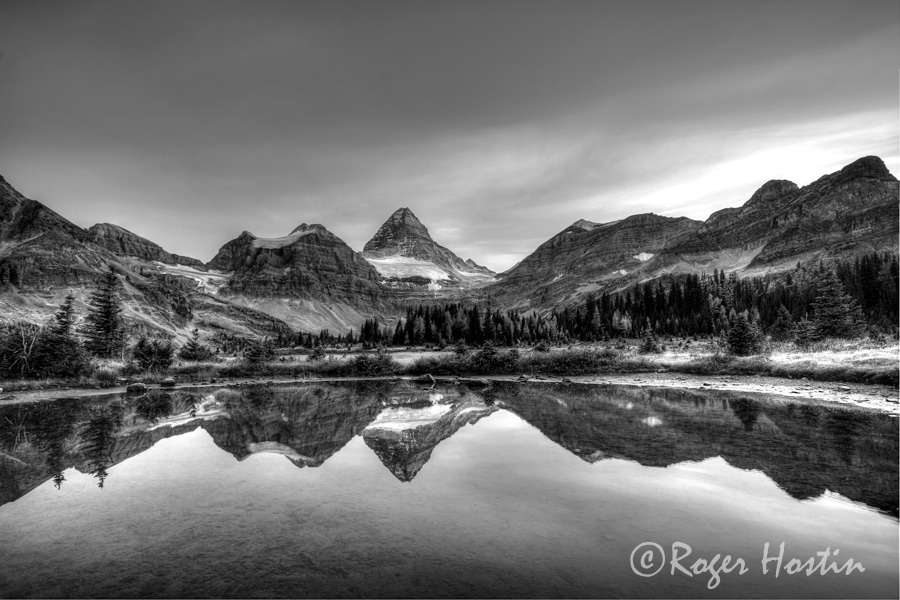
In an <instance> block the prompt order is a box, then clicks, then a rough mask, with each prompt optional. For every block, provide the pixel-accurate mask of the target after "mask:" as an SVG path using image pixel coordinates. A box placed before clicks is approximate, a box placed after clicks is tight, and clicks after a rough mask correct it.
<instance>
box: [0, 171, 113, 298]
mask: <svg viewBox="0 0 900 600" xmlns="http://www.w3.org/2000/svg"><path fill="white" fill-rule="evenodd" d="M110 258H111V257H110V256H109V255H108V254H107V253H105V252H103V251H101V250H100V249H99V248H97V247H95V246H93V245H92V244H91V243H90V239H89V237H88V234H87V232H86V231H84V230H83V229H81V228H80V227H78V226H77V225H75V224H74V223H72V222H70V221H68V220H67V219H65V218H64V217H62V216H61V215H59V214H57V213H56V212H54V211H53V210H51V209H49V208H47V207H46V206H44V205H43V204H41V203H40V202H37V201H35V200H30V199H28V198H25V197H24V196H22V194H20V193H19V192H17V191H16V190H15V189H14V188H13V187H12V186H11V185H10V184H9V183H7V181H6V180H5V179H3V178H2V177H0V286H2V285H4V284H11V285H15V286H40V287H44V286H48V285H72V284H76V285H77V284H84V283H88V282H91V281H94V279H95V278H96V275H97V273H98V272H99V271H100V270H102V269H103V267H104V265H105V264H106V263H107V262H108V261H109V259H110Z"/></svg>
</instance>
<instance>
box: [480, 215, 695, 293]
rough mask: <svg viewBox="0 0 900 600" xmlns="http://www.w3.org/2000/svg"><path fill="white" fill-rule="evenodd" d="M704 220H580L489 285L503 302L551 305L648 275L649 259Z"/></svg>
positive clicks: (649, 217) (642, 217)
mask: <svg viewBox="0 0 900 600" xmlns="http://www.w3.org/2000/svg"><path fill="white" fill-rule="evenodd" d="M699 227H700V222H699V221H694V220H692V219H688V218H686V217H680V218H670V217H661V216H659V215H654V214H642V215H634V216H631V217H628V218H627V219H623V220H621V221H614V222H611V223H591V222H590V221H585V220H581V221H578V222H576V223H574V224H572V225H571V226H569V227H567V228H566V229H564V230H563V231H561V232H560V233H558V234H557V235H555V236H553V237H552V238H550V239H549V240H548V241H546V242H544V243H543V244H541V245H540V246H539V247H538V249H537V250H535V251H534V252H532V253H531V254H530V255H529V256H528V257H526V258H525V259H524V260H523V261H522V262H520V263H519V264H518V265H516V266H515V267H513V268H512V269H510V270H509V271H507V272H506V273H503V274H501V275H500V282H499V283H497V284H495V285H493V286H492V287H491V288H490V291H491V294H492V296H493V298H494V299H495V300H496V301H497V302H498V303H500V304H503V305H511V306H516V307H519V308H543V307H551V306H555V305H557V304H560V303H564V302H566V301H567V300H570V299H574V298H578V297H580V296H581V295H582V294H586V293H591V292H594V291H597V290H601V289H618V288H622V287H625V286H627V285H630V284H631V283H634V282H635V281H638V280H640V279H642V278H644V277H646V271H647V268H646V267H647V263H648V262H649V261H651V260H652V259H653V257H655V256H657V255H658V254H660V253H662V252H665V251H666V250H667V249H669V248H672V247H674V246H677V245H678V244H680V243H682V242H683V241H684V240H686V239H689V238H690V237H692V236H693V235H695V234H696V232H697V230H698V229H699Z"/></svg>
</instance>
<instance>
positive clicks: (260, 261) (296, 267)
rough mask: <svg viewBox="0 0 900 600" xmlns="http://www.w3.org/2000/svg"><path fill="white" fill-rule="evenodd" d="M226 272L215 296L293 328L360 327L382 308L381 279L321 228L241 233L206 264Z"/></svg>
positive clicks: (305, 227) (346, 246) (313, 329)
mask: <svg viewBox="0 0 900 600" xmlns="http://www.w3.org/2000/svg"><path fill="white" fill-rule="evenodd" d="M207 267H208V268H210V269H216V270H220V271H224V272H230V277H229V279H228V281H227V283H226V285H225V286H224V287H223V288H221V291H220V292H219V294H220V295H223V296H225V297H227V298H229V301H230V302H233V303H238V304H241V305H244V306H251V307H253V308H254V309H257V310H260V311H262V312H265V313H267V314H271V315H273V316H275V317H277V318H280V319H283V320H285V321H286V322H288V323H289V324H291V325H292V326H294V327H295V328H297V329H302V330H305V331H315V330H318V329H323V328H330V329H331V330H332V331H340V330H343V329H344V328H349V327H357V328H358V327H359V326H360V325H361V324H362V322H363V321H364V320H365V319H366V318H368V317H370V316H371V314H372V312H373V311H375V310H379V309H381V308H383V307H384V306H385V300H384V294H383V290H382V287H381V283H380V282H381V276H380V275H379V274H378V271H376V270H375V269H374V268H373V267H372V265H370V264H369V263H368V262H366V261H365V259H363V258H362V256H360V255H359V254H357V253H356V252H354V251H353V250H352V249H351V248H350V246H348V245H347V244H345V243H344V241H343V240H341V239H340V238H339V237H337V236H336V235H334V234H333V233H331V232H330V231H328V229H326V228H325V227H323V226H322V225H307V224H306V223H303V224H302V225H300V226H298V227H296V228H295V229H294V230H293V231H291V232H290V233H289V234H288V235H286V236H284V237H279V238H262V237H258V236H255V235H253V234H252V233H250V232H249V231H244V232H243V233H241V235H239V236H238V237H237V238H235V239H233V240H231V241H230V242H228V243H226V244H225V245H224V246H222V248H221V249H220V250H219V252H218V253H217V254H216V256H215V257H214V258H213V259H212V260H211V261H210V262H209V263H208V264H207Z"/></svg>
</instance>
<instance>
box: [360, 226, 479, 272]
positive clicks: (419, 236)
mask: <svg viewBox="0 0 900 600" xmlns="http://www.w3.org/2000/svg"><path fill="white" fill-rule="evenodd" d="M363 257H364V258H365V259H366V260H367V261H369V263H370V264H371V265H372V266H374V267H375V268H376V269H377V270H378V272H379V273H381V275H382V276H383V277H384V278H385V279H396V280H404V279H415V278H420V279H424V280H430V281H431V282H435V283H437V282H444V283H456V284H462V285H472V284H476V283H482V282H485V281H489V280H490V279H491V278H492V277H493V276H494V272H493V271H491V270H490V269H488V268H487V267H482V266H481V265H478V264H476V263H475V262H474V261H472V260H463V259H461V258H459V257H458V256H457V255H456V254H454V253H453V252H451V251H450V250H448V249H447V248H445V247H443V246H441V245H440V244H438V243H437V242H435V241H434V240H433V239H431V235H430V234H429V233H428V229H427V228H426V227H425V225H423V224H422V222H421V221H420V220H419V219H418V218H417V217H416V215H414V214H413V212H412V211H411V210H409V209H408V208H400V209H397V210H396V211H395V212H394V213H393V214H392V215H391V216H390V217H389V218H388V220H387V221H385V222H384V224H382V226H381V227H379V228H378V231H377V232H376V233H375V235H374V236H373V237H372V239H371V240H369V241H368V242H366V245H365V247H364V248H363Z"/></svg>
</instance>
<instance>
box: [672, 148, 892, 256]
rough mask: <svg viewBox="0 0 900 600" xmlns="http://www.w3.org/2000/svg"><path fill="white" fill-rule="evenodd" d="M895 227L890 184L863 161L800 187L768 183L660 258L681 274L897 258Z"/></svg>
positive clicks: (879, 165)
mask: <svg viewBox="0 0 900 600" xmlns="http://www.w3.org/2000/svg"><path fill="white" fill-rule="evenodd" d="M897 220H898V182H897V179H896V178H895V177H894V176H893V175H891V174H890V172H889V171H888V170H887V167H885V165H884V163H883V162H882V161H881V159H879V158H877V157H874V156H867V157H864V158H861V159H859V160H857V161H855V162H853V163H851V164H849V165H847V166H846V167H844V168H843V169H841V170H840V171H838V172H836V173H832V174H830V175H825V176H823V177H821V178H819V179H818V180H816V181H814V182H813V183H811V184H809V185H807V186H804V187H802V188H800V187H798V186H797V185H796V184H794V183H792V182H790V181H769V182H768V183H766V184H764V185H763V186H762V187H761V188H760V189H759V190H758V191H757V192H756V193H754V194H753V196H752V197H751V198H750V200H748V201H747V202H746V203H745V204H744V205H743V206H741V207H739V208H730V209H725V210H722V211H719V212H716V213H713V214H712V215H711V216H710V217H709V219H707V220H706V222H704V223H703V226H702V227H701V228H700V229H699V231H698V232H697V233H698V235H697V236H696V237H695V238H692V239H690V240H686V241H685V242H684V243H683V244H681V245H680V246H678V247H676V248H673V249H672V250H671V252H670V253H669V256H667V257H665V258H666V259H667V262H669V263H670V264H675V265H678V264H679V263H680V264H681V266H682V268H688V269H689V268H691V267H694V268H696V267H700V268H702V267H705V266H710V265H712V266H713V267H716V268H723V269H726V270H735V269H746V270H747V271H762V270H772V269H778V268H785V267H788V266H792V265H794V264H796V262H797V261H798V260H809V259H815V258H832V257H837V256H847V255H848V254H850V255H852V254H853V253H856V252H870V251H883V250H888V251H894V252H896V251H897V229H898V228H897ZM723 258H724V260H723ZM711 268H712V267H711Z"/></svg>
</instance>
